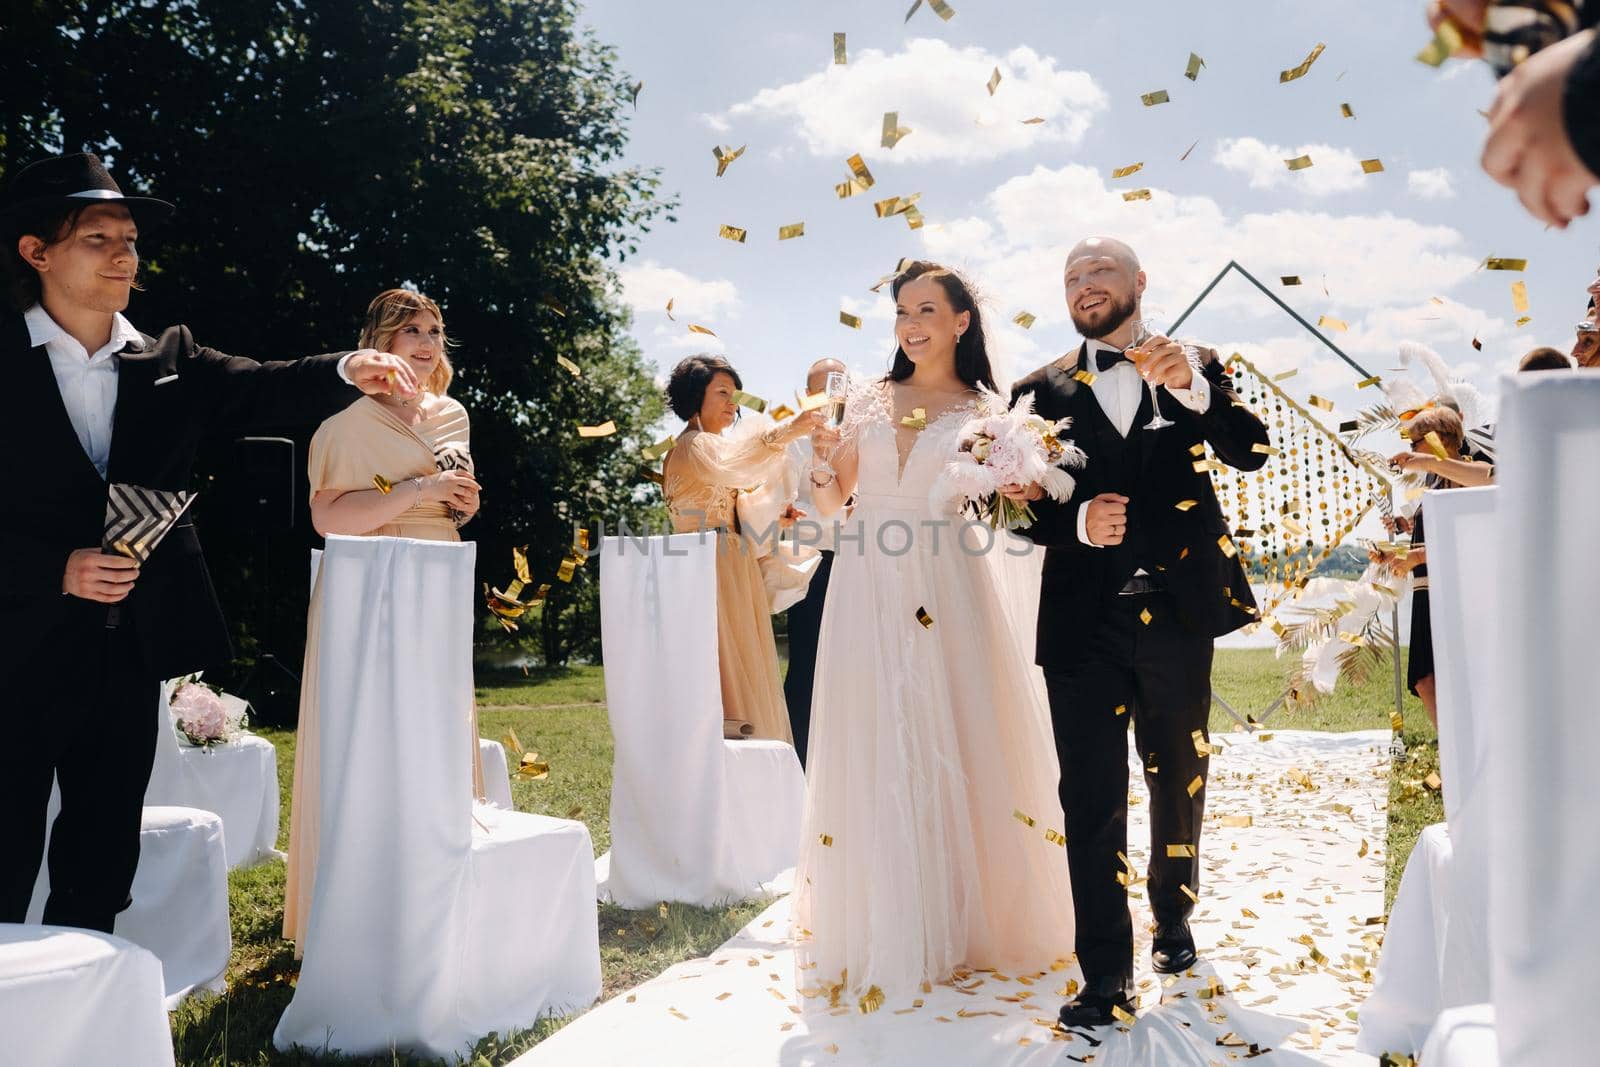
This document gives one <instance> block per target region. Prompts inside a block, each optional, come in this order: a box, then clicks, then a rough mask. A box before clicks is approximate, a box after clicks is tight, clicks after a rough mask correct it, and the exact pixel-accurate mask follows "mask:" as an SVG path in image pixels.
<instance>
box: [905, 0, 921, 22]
mask: <svg viewBox="0 0 1600 1067" xmlns="http://www.w3.org/2000/svg"><path fill="white" fill-rule="evenodd" d="M921 6H922V0H911V10H910V11H907V12H906V17H905V21H906V22H910V21H911V16H912V15H915V14H916V13H917V8H919V7H921Z"/></svg>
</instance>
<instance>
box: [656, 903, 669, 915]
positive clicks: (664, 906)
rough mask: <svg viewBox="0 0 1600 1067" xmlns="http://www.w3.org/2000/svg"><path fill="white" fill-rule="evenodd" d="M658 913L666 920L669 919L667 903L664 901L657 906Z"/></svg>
mask: <svg viewBox="0 0 1600 1067" xmlns="http://www.w3.org/2000/svg"><path fill="white" fill-rule="evenodd" d="M656 911H657V912H658V913H659V914H660V915H661V917H662V918H663V919H665V918H666V917H667V902H666V901H664V900H663V901H662V902H661V903H660V904H657V905H656Z"/></svg>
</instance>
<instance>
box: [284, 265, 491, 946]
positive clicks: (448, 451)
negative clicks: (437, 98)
mask: <svg viewBox="0 0 1600 1067" xmlns="http://www.w3.org/2000/svg"><path fill="white" fill-rule="evenodd" d="M361 337H362V342H363V345H367V344H368V343H369V342H370V345H371V347H375V348H378V349H381V350H383V351H386V352H392V353H394V354H395V355H397V356H399V357H401V358H402V359H404V360H406V361H407V362H408V363H409V364H410V365H411V367H412V369H413V370H414V371H415V372H416V375H417V381H419V382H421V383H422V384H423V388H422V390H421V391H420V392H418V393H417V394H416V395H415V396H413V397H410V398H400V397H392V398H391V397H387V396H386V397H384V398H383V399H382V400H377V399H373V398H372V397H363V398H361V399H360V400H358V401H356V402H355V403H353V404H351V405H350V406H349V407H348V408H346V409H345V410H344V411H342V412H340V413H339V414H337V415H335V416H333V417H332V418H330V419H328V420H327V421H326V422H324V423H323V424H322V425H321V427H319V428H318V429H317V433H316V436H315V437H313V438H312V439H311V450H310V457H309V460H308V463H307V467H308V481H309V482H310V488H311V522H312V525H313V526H315V527H316V529H317V532H318V533H319V534H322V535H323V536H327V535H328V534H346V535H352V536H364V537H414V538H418V539H421V540H425V541H459V540H460V539H461V535H460V534H459V533H458V532H457V531H458V529H459V527H460V526H461V525H462V524H463V523H465V522H466V521H467V520H468V519H470V518H472V516H473V515H475V514H476V513H477V511H478V482H477V479H476V478H474V477H473V473H472V471H473V466H472V455H471V452H470V451H469V448H468V445H469V427H468V422H467V412H466V409H465V408H463V407H462V406H461V404H460V403H459V402H457V401H455V400H453V399H451V398H450V397H449V396H447V395H446V392H445V391H446V389H447V388H448V387H449V384H450V377H451V369H450V362H449V360H448V359H447V358H446V356H445V334H444V318H443V315H442V314H441V313H440V311H439V306H438V305H437V304H435V303H434V302H433V301H432V300H430V299H428V298H427V297H426V296H423V295H421V294H420V293H413V292H410V291H409V290H405V289H390V290H388V291H386V292H384V293H381V294H379V295H378V297H377V298H376V299H374V300H373V302H372V304H371V305H370V306H369V307H368V308H367V318H366V323H365V325H364V326H363V327H362V331H361ZM374 475H382V476H383V477H384V478H385V479H386V480H387V481H388V483H389V484H390V485H391V486H392V488H391V489H390V491H389V492H387V493H384V492H382V491H380V490H379V489H377V488H375V487H374V479H373V476H374ZM321 590H322V583H321V581H320V580H319V581H318V582H317V583H316V585H315V587H314V588H313V590H312V593H311V608H310V611H309V612H308V613H307V618H306V657H305V669H304V671H303V672H302V674H301V678H300V725H299V729H298V732H297V735H296V745H295V755H294V799H293V803H292V805H291V807H290V809H289V858H288V871H287V880H286V886H285V890H284V909H283V935H284V937H285V938H288V939H289V940H292V941H294V942H295V956H296V958H298V957H300V956H302V955H303V954H304V950H305V944H304V938H305V932H306V930H307V928H308V926H309V913H310V908H311V893H312V887H313V885H314V882H315V875H316V866H317V827H318V821H317V820H318V815H319V804H318V795H317V781H318V776H319V774H320V767H319V763H318V761H319V758H320V756H321V745H320V722H319V718H320V716H319V711H318V708H317V703H316V692H317V675H318V671H319V670H320V665H319V664H318V663H317V653H316V649H317V631H318V629H319V625H320V619H321V614H322V613H321ZM461 716H462V724H461V728H462V729H463V730H470V731H471V733H472V739H473V744H472V759H473V765H472V787H473V792H474V793H475V794H476V795H477V796H478V797H480V798H481V797H482V796H483V769H482V766H481V765H480V763H479V761H478V744H477V735H478V721H477V711H476V708H475V707H474V705H473V702H472V694H471V693H465V694H463V695H462V707H461Z"/></svg>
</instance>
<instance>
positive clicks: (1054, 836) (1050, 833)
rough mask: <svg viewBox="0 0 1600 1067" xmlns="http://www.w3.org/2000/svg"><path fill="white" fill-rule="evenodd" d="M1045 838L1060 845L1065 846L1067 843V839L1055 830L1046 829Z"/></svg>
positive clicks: (1053, 843)
mask: <svg viewBox="0 0 1600 1067" xmlns="http://www.w3.org/2000/svg"><path fill="white" fill-rule="evenodd" d="M1044 839H1045V840H1046V841H1048V842H1050V843H1051V844H1052V845H1060V846H1061V847H1063V848H1065V847H1066V845H1067V839H1066V838H1065V837H1063V836H1062V835H1061V834H1060V833H1057V832H1056V831H1055V830H1046V831H1045V832H1044Z"/></svg>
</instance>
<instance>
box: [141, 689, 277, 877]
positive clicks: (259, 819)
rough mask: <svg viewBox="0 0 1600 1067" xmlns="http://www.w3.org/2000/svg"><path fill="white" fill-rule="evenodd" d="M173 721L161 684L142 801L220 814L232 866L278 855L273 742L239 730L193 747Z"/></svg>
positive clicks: (229, 863)
mask: <svg viewBox="0 0 1600 1067" xmlns="http://www.w3.org/2000/svg"><path fill="white" fill-rule="evenodd" d="M171 721H172V720H171V713H170V711H169V710H168V706H167V692H166V687H165V686H163V687H162V691H161V736H160V737H159V738H157V739H156V762H155V766H154V767H153V768H152V769H151V772H150V784H149V785H148V786H147V787H145V791H144V802H145V803H146V804H148V805H165V806H169V807H184V808H199V809H200V810H201V811H212V812H216V814H217V815H219V816H220V817H221V818H222V825H223V829H224V838H223V840H224V843H225V844H226V845H227V847H228V868H229V869H230V870H231V869H232V868H234V867H246V866H249V865H250V864H253V863H260V862H261V861H262V860H267V859H272V858H274V857H279V858H281V857H282V855H283V853H281V852H279V851H278V803H279V796H278V754H277V751H276V750H275V749H274V748H273V747H272V742H271V741H268V740H267V739H266V738H264V737H257V736H256V735H255V734H243V735H241V736H240V737H238V738H237V739H235V740H233V741H229V742H227V743H226V744H217V745H212V746H211V747H210V748H196V747H195V746H193V745H186V744H184V743H182V742H180V741H179V740H178V734H177V731H175V730H173V729H172V726H171Z"/></svg>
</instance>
